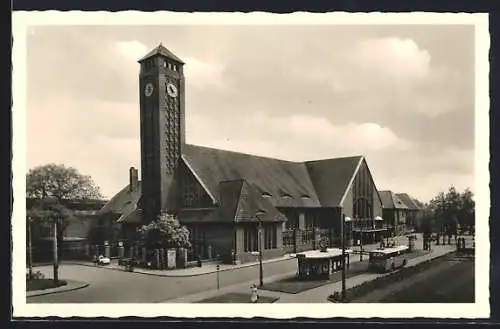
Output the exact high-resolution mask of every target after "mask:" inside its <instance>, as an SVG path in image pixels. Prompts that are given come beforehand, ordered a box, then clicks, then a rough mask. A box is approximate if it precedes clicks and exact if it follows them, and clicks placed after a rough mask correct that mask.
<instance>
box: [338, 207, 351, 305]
mask: <svg viewBox="0 0 500 329" xmlns="http://www.w3.org/2000/svg"><path fill="white" fill-rule="evenodd" d="M350 221H351V218H350V217H347V216H346V215H344V214H342V223H341V224H340V243H341V244H342V295H341V301H342V302H343V301H344V300H345V293H346V282H345V272H346V271H345V270H346V269H345V227H344V226H345V223H346V222H350Z"/></svg>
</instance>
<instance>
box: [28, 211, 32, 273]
mask: <svg viewBox="0 0 500 329" xmlns="http://www.w3.org/2000/svg"><path fill="white" fill-rule="evenodd" d="M28 270H29V274H28V275H29V279H30V280H31V278H32V277H33V249H32V242H31V217H30V216H28Z"/></svg>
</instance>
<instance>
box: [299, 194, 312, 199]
mask: <svg viewBox="0 0 500 329" xmlns="http://www.w3.org/2000/svg"><path fill="white" fill-rule="evenodd" d="M300 197H301V198H302V199H310V198H311V197H310V196H309V195H307V194H302V195H301V196H300Z"/></svg>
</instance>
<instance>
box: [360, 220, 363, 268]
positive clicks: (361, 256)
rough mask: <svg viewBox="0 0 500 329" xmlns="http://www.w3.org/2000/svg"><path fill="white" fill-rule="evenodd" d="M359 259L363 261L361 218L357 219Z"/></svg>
mask: <svg viewBox="0 0 500 329" xmlns="http://www.w3.org/2000/svg"><path fill="white" fill-rule="evenodd" d="M359 224H360V225H359V261H360V262H362V261H363V219H361V218H360V219H359Z"/></svg>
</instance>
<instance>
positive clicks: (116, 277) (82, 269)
mask: <svg viewBox="0 0 500 329" xmlns="http://www.w3.org/2000/svg"><path fill="white" fill-rule="evenodd" d="M296 262H297V260H296V259H290V260H284V261H280V262H273V263H267V264H264V276H265V277H266V276H274V275H279V274H285V273H295V271H296V267H297V263H296ZM36 270H40V271H41V272H42V273H44V274H45V275H46V276H47V277H52V268H51V267H50V266H42V267H37V268H36ZM59 277H60V278H61V279H70V280H76V281H85V282H88V283H90V285H89V286H88V287H87V288H83V289H81V290H75V291H68V292H62V293H57V294H51V295H44V296H35V297H29V298H28V299H27V302H28V303H50V302H53V303H121V302H123V303H141V302H142V303H155V302H161V301H164V300H167V299H173V298H177V297H182V296H184V295H188V294H194V293H197V292H201V291H206V290H211V289H214V288H216V287H217V276H216V274H215V273H210V274H205V275H200V276H193V277H159V276H152V275H145V274H138V273H130V272H124V271H117V270H109V269H105V268H102V267H89V266H82V265H69V264H63V265H61V266H60V274H59ZM258 277H259V267H258V266H252V267H243V268H239V269H235V270H232V271H223V272H220V287H221V288H222V287H225V286H230V285H233V284H237V283H242V282H247V281H252V280H254V281H255V283H258Z"/></svg>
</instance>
